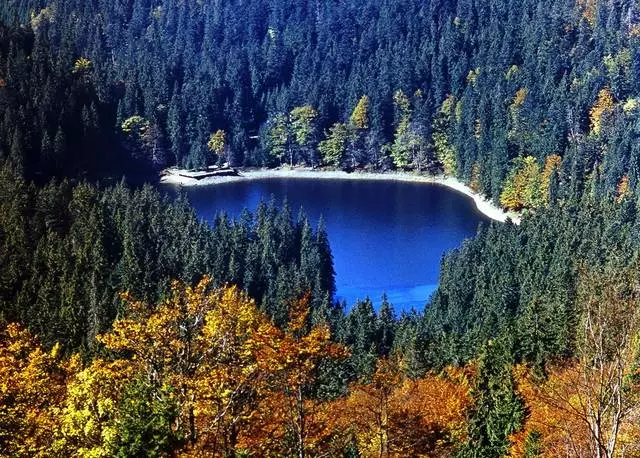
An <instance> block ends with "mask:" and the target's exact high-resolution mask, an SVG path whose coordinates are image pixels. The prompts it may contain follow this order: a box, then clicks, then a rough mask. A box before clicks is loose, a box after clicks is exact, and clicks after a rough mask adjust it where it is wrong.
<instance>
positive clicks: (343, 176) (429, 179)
mask: <svg viewBox="0 0 640 458" xmlns="http://www.w3.org/2000/svg"><path fill="white" fill-rule="evenodd" d="M183 172H184V170H179V169H168V170H166V171H165V174H164V175H163V176H162V178H161V179H160V182H161V183H165V184H171V185H177V186H210V185H215V184H221V183H232V182H237V181H246V180H263V179H268V178H313V179H332V180H394V181H406V182H412V183H428V184H436V185H440V186H446V187H447V188H450V189H453V190H455V191H457V192H460V193H462V194H464V195H466V196H468V197H470V198H471V199H473V201H474V203H475V205H476V208H477V209H478V211H480V212H481V213H482V214H484V215H485V216H487V217H489V218H491V219H493V220H495V221H500V222H504V221H506V220H507V218H510V219H511V221H513V223H514V224H520V216H519V215H518V214H516V213H512V212H505V211H504V210H503V209H501V208H499V207H498V206H496V205H495V204H494V203H493V202H491V201H490V200H488V199H486V198H485V197H484V196H482V195H480V194H478V193H476V192H474V191H472V190H471V188H469V187H468V186H467V185H465V184H464V183H462V182H461V181H458V180H457V179H455V178H452V177H445V176H425V175H414V174H411V173H403V172H387V173H369V172H353V173H347V172H343V171H339V170H335V171H331V170H311V169H302V168H300V169H261V170H240V171H239V176H216V177H208V178H203V179H201V180H196V179H193V178H188V177H184V176H180V175H179V173H183Z"/></svg>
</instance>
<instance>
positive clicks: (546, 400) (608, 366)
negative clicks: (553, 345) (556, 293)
mask: <svg viewBox="0 0 640 458" xmlns="http://www.w3.org/2000/svg"><path fill="white" fill-rule="evenodd" d="M636 272H637V266H635V267H632V268H623V269H619V268H614V269H604V270H602V271H597V272H594V271H584V272H583V273H582V274H581V276H580V281H579V287H578V305H579V306H580V308H581V310H580V312H581V318H580V321H579V323H578V332H577V334H578V336H577V340H576V357H575V358H574V359H573V360H571V361H569V362H565V363H564V364H562V365H556V366H553V367H551V368H550V370H549V376H548V378H547V380H543V381H540V380H537V379H535V378H532V376H531V375H529V374H528V372H527V371H526V370H525V369H523V368H520V369H519V370H518V373H517V378H518V380H519V391H520V392H521V394H522V396H523V398H524V399H525V402H526V404H527V407H528V411H529V416H528V418H527V420H526V422H525V428H524V430H523V431H522V432H520V433H518V434H517V435H515V436H514V437H513V438H512V440H513V442H514V445H513V447H512V450H511V454H512V456H526V454H527V453H530V452H531V451H532V450H533V451H535V452H536V453H538V454H539V455H542V456H545V457H547V456H548V457H552V456H561V455H562V456H593V457H597V458H613V457H617V456H636V455H638V454H639V453H640V426H638V425H639V419H640V380H639V377H640V373H639V372H638V366H637V362H638V332H639V330H640V313H639V310H638V304H639V300H640V290H639V284H638V278H637V273H636Z"/></svg>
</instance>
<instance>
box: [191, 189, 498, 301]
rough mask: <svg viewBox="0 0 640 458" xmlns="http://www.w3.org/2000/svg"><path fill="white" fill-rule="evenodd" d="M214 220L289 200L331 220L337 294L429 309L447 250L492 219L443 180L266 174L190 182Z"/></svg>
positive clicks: (198, 203) (198, 204)
mask: <svg viewBox="0 0 640 458" xmlns="http://www.w3.org/2000/svg"><path fill="white" fill-rule="evenodd" d="M183 191H184V192H185V194H186V195H187V197H188V198H189V200H190V202H191V203H192V204H193V206H194V207H195V209H196V211H197V212H198V214H199V215H200V216H201V217H202V218H205V219H207V220H209V221H211V220H213V218H214V216H215V215H216V213H218V212H220V211H226V212H227V213H228V214H229V215H231V216H238V215H239V214H240V212H241V211H242V209H243V208H245V207H247V208H249V209H250V210H251V211H253V210H255V209H256V207H257V206H258V203H259V202H260V200H269V199H270V198H271V196H274V197H275V199H276V202H278V203H280V202H282V201H283V200H284V199H285V198H286V199H287V201H288V202H289V205H290V206H291V209H292V212H293V214H294V215H296V214H297V210H298V209H299V208H300V207H302V208H304V211H305V213H306V214H307V216H308V217H309V218H310V220H311V222H312V223H313V224H315V223H316V222H317V221H318V219H319V218H320V216H321V215H322V216H323V217H324V219H325V223H326V227H327V232H328V234H329V240H330V243H331V249H332V251H333V257H334V265H335V270H336V286H337V296H338V298H339V299H344V300H345V301H346V302H347V305H348V306H351V305H352V304H353V303H354V302H355V301H356V300H357V299H363V298H365V297H367V296H369V297H370V298H371V299H372V300H373V301H374V303H379V301H380V298H381V296H382V294H383V293H385V292H386V293H387V295H388V297H389V300H390V302H391V303H392V304H393V305H394V306H395V308H396V310H407V309H409V308H411V307H415V308H422V307H423V306H424V304H425V302H426V301H427V300H428V298H429V296H430V295H431V293H432V292H433V291H434V290H435V288H436V286H437V283H438V274H439V269H440V260H441V258H442V255H443V254H444V253H445V252H446V251H448V250H450V249H452V248H455V247H458V246H460V245H461V243H462V241H463V240H464V239H465V238H468V237H472V236H474V235H475V233H476V230H477V227H478V224H479V223H480V222H488V221H489V220H488V219H487V218H486V217H485V216H483V215H482V214H481V213H479V212H478V211H477V209H476V208H475V205H474V203H473V201H472V200H471V199H470V198H468V197H466V196H464V195H462V194H459V193H457V192H455V191H452V190H450V189H447V188H445V187H442V186H437V185H425V184H420V183H406V182H397V181H368V180H354V181H350V180H314V179H295V178H289V179H265V180H259V181H243V182H236V183H225V184H219V185H215V186H206V187H194V188H183Z"/></svg>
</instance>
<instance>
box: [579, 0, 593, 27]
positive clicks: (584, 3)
mask: <svg viewBox="0 0 640 458" xmlns="http://www.w3.org/2000/svg"><path fill="white" fill-rule="evenodd" d="M576 5H577V7H578V8H579V9H580V10H581V11H582V17H584V18H585V19H586V20H587V22H588V23H589V25H591V27H593V26H594V25H595V23H596V9H597V7H598V3H597V0H576Z"/></svg>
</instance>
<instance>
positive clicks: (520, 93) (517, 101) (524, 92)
mask: <svg viewBox="0 0 640 458" xmlns="http://www.w3.org/2000/svg"><path fill="white" fill-rule="evenodd" d="M528 95H529V89H527V88H526V87H521V88H520V89H518V90H517V91H516V95H515V96H514V97H513V102H512V106H513V107H521V106H522V105H523V104H524V102H525V100H527V96H528Z"/></svg>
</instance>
